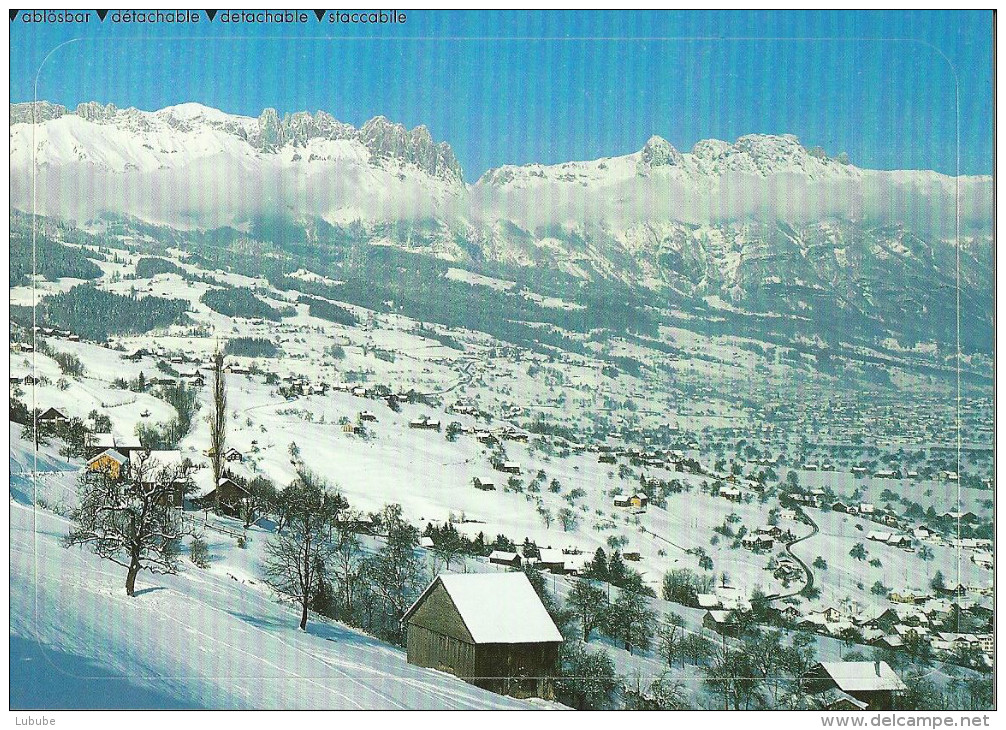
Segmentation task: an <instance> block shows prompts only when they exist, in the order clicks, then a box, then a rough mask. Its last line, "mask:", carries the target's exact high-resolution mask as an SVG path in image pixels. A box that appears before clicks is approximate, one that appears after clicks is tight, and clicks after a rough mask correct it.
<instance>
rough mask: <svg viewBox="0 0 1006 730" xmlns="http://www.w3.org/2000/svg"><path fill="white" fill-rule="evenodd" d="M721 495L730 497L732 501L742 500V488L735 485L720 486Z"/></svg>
mask: <svg viewBox="0 0 1006 730" xmlns="http://www.w3.org/2000/svg"><path fill="white" fill-rule="evenodd" d="M720 496H721V497H723V498H724V499H729V500H730V501H731V502H740V501H741V490H739V489H737V488H735V487H720Z"/></svg>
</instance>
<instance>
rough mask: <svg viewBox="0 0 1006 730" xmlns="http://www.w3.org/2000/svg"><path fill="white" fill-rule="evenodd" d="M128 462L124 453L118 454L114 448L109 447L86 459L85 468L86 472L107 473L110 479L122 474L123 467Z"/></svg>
mask: <svg viewBox="0 0 1006 730" xmlns="http://www.w3.org/2000/svg"><path fill="white" fill-rule="evenodd" d="M128 463H129V457H127V456H125V455H124V454H120V453H119V452H118V451H116V450H115V449H112V448H109V449H105V450H104V451H102V452H101V453H100V454H98V455H97V456H93V457H91V458H90V459H88V460H87V463H86V464H85V468H86V469H87V471H88V472H91V473H94V474H107V475H108V476H109V477H111V478H112V479H118V478H119V477H120V476H122V475H123V471H124V468H125V466H126V464H128Z"/></svg>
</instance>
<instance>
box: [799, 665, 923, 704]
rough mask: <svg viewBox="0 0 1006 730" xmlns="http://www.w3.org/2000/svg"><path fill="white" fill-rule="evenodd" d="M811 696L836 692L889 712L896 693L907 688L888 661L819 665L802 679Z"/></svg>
mask: <svg viewBox="0 0 1006 730" xmlns="http://www.w3.org/2000/svg"><path fill="white" fill-rule="evenodd" d="M803 678H804V680H806V681H807V685H808V689H809V691H810V693H811V694H813V695H818V694H821V693H824V692H828V691H829V690H834V689H838V690H840V691H842V692H844V693H846V694H848V695H850V696H852V697H854V698H855V699H857V700H859V701H860V702H865V703H866V704H867V705H868V708H867V709H870V710H890V709H893V707H894V698H895V696H896V695H897V694H899V693H901V692H904V691H905V690H907V689H908V687H906V686H905V683H904V682H902V681H901V678H900V677H899V676H898V675H897V674H896V673H895V671H894V670H893V669H891V667H890V666H889V665H888V664H887V662H883V661H876V662H865V661H864V662H819V663H818V664H816V665H815V666H814V667H813V668H811V670H810V671H809V672H807V673H806V674H805V675H804V676H803Z"/></svg>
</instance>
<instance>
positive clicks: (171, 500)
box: [129, 449, 190, 507]
mask: <svg viewBox="0 0 1006 730" xmlns="http://www.w3.org/2000/svg"><path fill="white" fill-rule="evenodd" d="M129 463H130V466H131V467H132V469H133V470H134V473H135V474H141V473H142V476H141V478H142V480H143V484H153V483H155V480H158V479H160V478H161V477H162V476H163V475H164V473H165V472H167V473H169V474H170V475H172V476H175V475H177V476H179V477H181V478H177V479H174V480H173V481H172V483H171V489H170V494H169V496H168V498H167V500H166V502H167V504H168V505H169V506H172V507H181V506H182V504H183V500H184V499H185V493H186V491H188V489H189V486H190V483H189V481H188V479H186V478H184V477H182V470H183V467H184V465H185V460H184V459H183V458H182V452H181V451H178V450H177V449H165V450H162V451H157V450H153V451H152V450H149V449H133V450H131V451H130V452H129Z"/></svg>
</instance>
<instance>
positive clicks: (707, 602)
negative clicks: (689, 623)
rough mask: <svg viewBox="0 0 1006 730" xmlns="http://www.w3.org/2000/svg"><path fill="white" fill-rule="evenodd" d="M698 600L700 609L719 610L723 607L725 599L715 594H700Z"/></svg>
mask: <svg viewBox="0 0 1006 730" xmlns="http://www.w3.org/2000/svg"><path fill="white" fill-rule="evenodd" d="M696 599H697V601H698V604H699V607H700V608H719V607H720V606H722V605H723V599H721V598H720V597H719V596H717V595H716V594H715V593H699V594H698V595H697V596H696Z"/></svg>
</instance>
